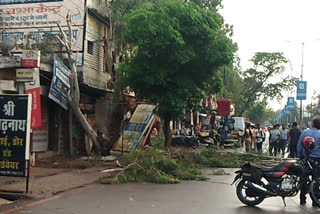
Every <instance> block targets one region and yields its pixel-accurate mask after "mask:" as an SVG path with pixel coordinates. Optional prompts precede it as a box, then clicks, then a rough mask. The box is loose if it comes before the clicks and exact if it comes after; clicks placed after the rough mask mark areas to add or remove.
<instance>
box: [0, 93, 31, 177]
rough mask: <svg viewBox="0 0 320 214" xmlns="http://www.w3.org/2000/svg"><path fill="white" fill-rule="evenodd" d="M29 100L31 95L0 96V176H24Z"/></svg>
mask: <svg viewBox="0 0 320 214" xmlns="http://www.w3.org/2000/svg"><path fill="white" fill-rule="evenodd" d="M31 99H32V97H31V95H0V176H13V177H25V176H26V160H29V147H30V118H31Z"/></svg>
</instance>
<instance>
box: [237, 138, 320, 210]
mask: <svg viewBox="0 0 320 214" xmlns="http://www.w3.org/2000/svg"><path fill="white" fill-rule="evenodd" d="M305 141H306V142H305ZM303 145H304V149H305V153H306V155H305V158H304V159H303V160H299V161H285V162H283V163H280V164H279V165H277V166H275V167H271V168H263V167H259V166H255V165H253V164H250V163H246V164H244V165H242V166H241V169H240V170H238V171H236V172H235V173H236V174H237V175H236V177H235V179H234V181H233V183H232V184H234V183H237V185H236V193H237V197H238V198H239V200H240V201H241V202H242V203H244V204H246V205H248V206H255V205H258V204H260V203H261V202H262V201H263V200H264V199H266V198H269V197H276V196H280V197H282V199H283V202H284V205H286V203H285V198H286V197H294V196H295V195H297V194H298V192H299V191H300V190H301V188H302V187H303V184H304V183H305V185H306V187H304V188H306V191H307V193H309V194H310V196H311V198H312V200H313V201H314V202H315V203H316V204H317V205H318V206H320V189H319V187H320V180H319V178H318V177H319V176H318V175H319V173H318V163H317V162H315V161H313V160H312V159H310V157H309V155H310V152H311V150H312V149H313V147H314V142H313V143H312V142H308V140H304V142H303Z"/></svg>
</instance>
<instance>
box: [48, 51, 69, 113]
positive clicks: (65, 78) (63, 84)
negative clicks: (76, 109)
mask: <svg viewBox="0 0 320 214" xmlns="http://www.w3.org/2000/svg"><path fill="white" fill-rule="evenodd" d="M70 75H71V71H70V70H69V68H68V67H67V66H65V64H64V63H63V62H62V61H61V60H60V59H59V57H57V56H56V57H55V58H54V67H53V77H52V81H51V87H50V91H49V98H50V99H52V100H53V101H55V102H56V103H58V104H59V105H60V106H61V107H62V108H64V109H65V110H68V104H69V102H68V99H67V95H66V94H65V91H67V90H69V89H70V82H69V76H70Z"/></svg>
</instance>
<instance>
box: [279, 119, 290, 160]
mask: <svg viewBox="0 0 320 214" xmlns="http://www.w3.org/2000/svg"><path fill="white" fill-rule="evenodd" d="M288 133H289V131H288V129H286V125H285V124H282V129H281V130H280V148H279V150H278V152H280V150H281V151H282V155H284V151H285V149H286V146H287V141H288Z"/></svg>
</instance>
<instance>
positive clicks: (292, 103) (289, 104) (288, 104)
mask: <svg viewBox="0 0 320 214" xmlns="http://www.w3.org/2000/svg"><path fill="white" fill-rule="evenodd" d="M287 106H294V97H288V103H287Z"/></svg>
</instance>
